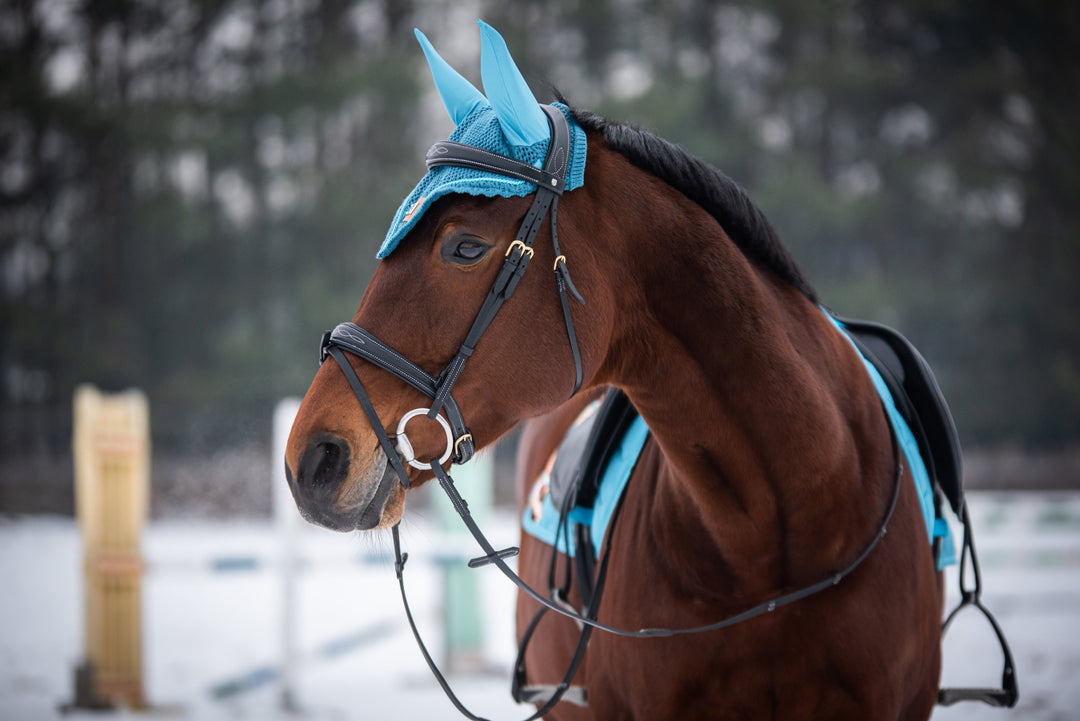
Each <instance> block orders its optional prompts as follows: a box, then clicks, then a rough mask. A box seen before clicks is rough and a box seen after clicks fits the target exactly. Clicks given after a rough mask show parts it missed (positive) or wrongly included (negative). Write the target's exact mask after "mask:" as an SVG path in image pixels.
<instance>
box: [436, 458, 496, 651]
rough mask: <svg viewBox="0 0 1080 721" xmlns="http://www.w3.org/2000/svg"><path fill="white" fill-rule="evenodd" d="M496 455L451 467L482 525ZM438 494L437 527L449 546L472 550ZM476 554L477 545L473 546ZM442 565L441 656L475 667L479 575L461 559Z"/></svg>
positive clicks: (479, 636) (479, 637)
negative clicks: (475, 547) (442, 646)
mask: <svg viewBox="0 0 1080 721" xmlns="http://www.w3.org/2000/svg"><path fill="white" fill-rule="evenodd" d="M494 461H495V457H494V454H493V453H479V454H477V455H476V457H475V458H473V459H472V460H471V461H470V462H469V463H466V464H465V465H462V466H458V467H455V468H454V469H453V479H454V485H455V486H457V489H458V491H459V492H460V493H461V495H462V497H463V498H464V499H465V500H466V501H467V502H468V504H469V510H470V511H471V512H472V515H473V518H475V519H476V522H477V523H478V524H480V526H481V527H483V526H485V525H486V524H487V521H488V519H489V518H490V516H491V507H492V503H493V498H494V491H495V463H494ZM444 500H445V499H438V500H437V501H436V503H435V506H436V508H437V509H438V518H439V526H440V528H441V530H442V532H443V534H444V537H445V538H446V539H447V541H448V543H447V545H448V547H450V548H453V549H458V548H466V549H471V548H472V546H471V540H472V539H471V536H470V535H469V531H468V529H466V528H465V526H464V524H462V522H461V518H460V517H459V516H458V515H457V513H456V512H455V511H454V509H453V507H452V506H451V505H450V504H449V503H446V502H440V501H444ZM475 550H476V554H474V555H479V554H480V550H479V549H475ZM446 560H447V562H446V563H444V564H443V580H442V584H443V589H442V590H443V640H444V649H445V650H444V652H443V659H444V663H445V665H446V667H447V668H448V669H449V670H450V671H451V672H455V671H475V670H477V669H479V668H481V667H482V666H483V665H484V608H483V599H482V598H481V594H480V578H479V575H478V574H479V572H478V571H477V570H476V569H472V568H469V567H468V566H466V565H465V559H463V558H448V559H446Z"/></svg>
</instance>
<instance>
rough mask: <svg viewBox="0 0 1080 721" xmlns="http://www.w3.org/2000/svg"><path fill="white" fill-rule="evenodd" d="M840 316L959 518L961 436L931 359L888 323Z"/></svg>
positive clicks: (961, 465)
mask: <svg viewBox="0 0 1080 721" xmlns="http://www.w3.org/2000/svg"><path fill="white" fill-rule="evenodd" d="M836 320H837V321H839V323H840V324H841V325H842V326H843V327H844V329H845V330H846V331H847V334H848V337H849V338H850V339H851V341H852V343H854V344H855V346H856V347H858V349H859V350H860V351H861V352H862V354H863V356H865V357H866V359H867V360H868V361H870V363H871V365H873V366H874V367H875V368H876V369H877V371H878V373H880V374H881V377H882V379H883V380H884V381H885V385H887V386H888V387H889V392H890V393H891V394H892V397H893V402H894V403H895V404H896V409H897V410H898V411H900V415H902V416H903V417H904V420H905V421H907V424H908V426H909V427H910V428H911V432H912V433H913V434H914V436H915V440H916V441H917V442H918V444H919V453H920V455H921V456H922V458H923V463H925V464H926V470H927V472H928V473H929V474H930V480H931V481H932V482H933V484H934V487H935V488H937V489H938V490H940V491H941V492H942V493H943V494H944V495H945V498H946V499H947V500H948V501H949V506H950V507H951V508H952V510H953V513H955V514H956V515H957V517H959V516H960V515H961V509H962V508H963V505H964V486H963V478H964V475H963V459H962V457H961V454H960V438H959V435H958V434H957V432H956V424H955V423H953V418H952V413H950V412H949V406H948V404H947V403H946V402H945V396H944V395H943V394H942V393H941V388H940V387H939V386H938V383H937V379H936V378H934V372H933V371H932V370H931V369H930V364H929V363H927V362H926V359H925V358H923V356H922V354H921V353H919V351H918V349H916V348H915V346H913V345H912V344H911V341H909V340H908V339H907V338H905V337H904V336H902V335H900V333H899V332H897V331H896V330H893V329H892V328H890V327H888V326H886V325H882V324H881V323H874V322H872V321H866V320H849V319H847V318H840V317H838V316H837V317H836Z"/></svg>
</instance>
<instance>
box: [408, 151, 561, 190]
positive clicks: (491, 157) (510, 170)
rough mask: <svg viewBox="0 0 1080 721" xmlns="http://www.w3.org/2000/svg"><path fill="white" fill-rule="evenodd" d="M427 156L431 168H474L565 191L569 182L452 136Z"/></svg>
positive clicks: (428, 165)
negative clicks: (458, 140)
mask: <svg viewBox="0 0 1080 721" xmlns="http://www.w3.org/2000/svg"><path fill="white" fill-rule="evenodd" d="M424 160H425V162H426V163H427V167H428V169H429V170H430V169H431V168H436V167H439V166H441V165H453V166H457V167H461V168H472V169H473V170H481V171H483V172H486V173H497V174H499V175H506V176H509V177H511V178H517V179H518V180H524V181H527V182H529V183H535V184H536V185H537V186H539V187H541V188H547V189H549V190H552V191H554V192H556V193H562V192H563V188H564V187H565V186H566V180H565V178H561V177H559V176H558V175H555V174H552V173H548V172H546V171H544V170H541V169H539V168H534V167H533V166H531V165H529V164H528V163H522V162H521V161H518V160H514V159H513V158H508V157H506V156H505V155H498V154H497V153H492V152H490V151H487V150H484V149H483V148H477V147H476V146H474V145H465V144H463V143H455V142H452V141H450V140H440V141H439V142H437V143H435V144H434V145H432V146H431V148H430V149H429V150H428V152H427V157H426V158H425V159H424Z"/></svg>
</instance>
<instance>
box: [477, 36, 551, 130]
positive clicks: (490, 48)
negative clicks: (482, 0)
mask: <svg viewBox="0 0 1080 721" xmlns="http://www.w3.org/2000/svg"><path fill="white" fill-rule="evenodd" d="M477 22H478V23H479V24H480V77H481V78H482V79H483V81H484V91H485V92H487V96H488V100H489V101H490V102H491V106H492V107H493V108H495V113H496V114H497V115H498V116H499V123H500V124H501V125H502V130H503V135H505V136H506V139H507V140H508V141H509V142H510V144H511V145H514V146H528V145H532V144H533V143H539V142H540V141H542V140H547V139H548V138H550V137H551V129H550V128H548V121H547V117H545V116H544V111H543V110H541V109H540V105H539V103H537V102H536V98H535V97H533V94H532V91H531V90H529V85H528V84H527V83H526V82H525V78H524V77H522V75H521V71H520V70H518V68H517V65H515V64H514V59H513V58H512V57H510V50H509V49H508V48H507V47H506V41H505V40H503V39H502V36H501V35H499V33H497V32H496V31H495V28H493V27H491V26H490V25H488V24H487V23H485V22H484V21H483V20H478V21H477Z"/></svg>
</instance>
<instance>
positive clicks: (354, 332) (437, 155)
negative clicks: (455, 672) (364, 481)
mask: <svg viewBox="0 0 1080 721" xmlns="http://www.w3.org/2000/svg"><path fill="white" fill-rule="evenodd" d="M541 107H542V109H543V110H544V112H545V113H546V115H547V117H548V121H549V125H550V126H551V131H552V134H551V142H550V145H549V147H548V152H547V156H546V158H545V160H544V165H543V168H542V169H537V168H535V167H533V166H531V165H528V164H525V163H521V162H519V161H517V160H514V159H512V158H508V157H504V156H501V155H497V154H494V153H490V152H488V151H485V150H482V149H480V148H475V147H473V146H468V145H462V144H460V143H453V142H449V141H444V142H438V143H435V145H433V146H432V148H431V150H429V151H428V154H427V158H426V162H427V166H428V168H432V167H438V166H443V165H455V166H463V167H467V168H473V169H477V170H483V171H486V172H492V173H497V174H501V175H507V176H510V177H514V178H518V179H521V180H527V181H529V182H531V183H535V184H536V186H537V192H536V196H535V198H534V200H533V204H532V206H531V207H530V209H529V211H528V212H527V213H526V215H525V219H524V220H523V221H522V224H521V227H520V228H519V230H518V232H517V236H516V239H515V240H514V241H513V242H512V243H511V244H510V247H509V249H508V250H507V252H506V256H505V259H504V261H503V266H502V268H501V269H500V271H499V273H498V275H497V276H496V278H495V281H494V283H493V284H492V286H491V289H490V290H489V291H488V295H487V297H486V298H485V300H484V302H483V305H482V306H481V308H480V310H479V312H478V313H477V315H476V318H475V320H474V321H473V324H472V327H471V328H470V330H469V332H468V334H467V335H466V338H465V340H464V342H463V343H462V344H461V347H460V348H459V350H458V352H457V354H456V355H455V356H454V358H453V359H452V360H451V361H450V363H449V364H448V365H447V366H446V368H444V369H443V371H442V372H441V373H440V374H439V376H438V377H434V376H432V375H430V374H429V373H427V372H426V371H424V370H423V369H422V368H420V367H419V366H417V365H416V364H415V363H413V362H412V361H410V360H409V359H408V358H406V357H405V356H404V355H402V354H401V353H399V352H398V351H396V350H394V349H393V348H391V347H390V346H388V345H386V344H385V343H383V342H382V341H380V340H379V339H378V338H376V337H375V336H374V335H372V334H371V333H370V332H368V331H366V330H364V329H363V328H360V327H359V326H357V325H356V324H354V323H342V324H340V325H338V326H337V327H336V328H334V330H333V331H332V332H327V333H324V334H323V338H322V341H321V343H320V346H319V359H320V363H322V362H324V361H325V360H326V358H327V357H332V358H333V359H334V360H335V361H336V362H337V364H338V366H340V368H341V370H342V372H343V373H344V374H345V378H346V380H347V381H348V383H349V385H350V387H351V388H352V390H353V393H354V394H355V395H356V397H357V400H358V401H359V402H360V405H361V407H362V408H363V410H364V413H365V415H366V416H367V419H368V422H369V424H370V425H371V428H372V430H373V431H374V432H375V435H376V436H377V437H378V440H379V445H380V447H381V448H382V450H383V452H384V453H385V455H386V457H387V462H388V463H389V464H390V465H391V467H392V468H393V469H394V471H395V473H396V475H397V477H398V479H399V481H400V483H401V485H402V487H403V488H406V489H407V488H409V480H408V473H407V471H406V469H405V464H406V463H408V464H409V465H412V466H413V467H415V468H420V469H427V468H430V470H431V471H432V472H433V473H434V474H435V477H436V479H438V481H439V485H440V487H441V488H442V489H443V491H444V492H445V493H446V495H447V497H448V498H449V499H450V503H451V504H452V505H453V507H454V510H455V511H456V512H457V513H458V515H459V516H460V517H461V519H462V522H463V523H464V524H465V526H466V528H468V530H469V532H470V533H471V534H472V536H473V538H474V539H475V540H476V542H477V544H478V545H479V546H480V548H481V549H482V550H483V552H484V554H485V555H483V556H480V557H478V558H474V559H472V560H470V561H469V562H468V565H469V567H470V568H478V567H480V566H485V565H488V564H493V565H495V566H496V567H497V568H498V569H499V570H500V571H501V572H502V573H503V575H505V576H506V577H507V578H508V579H510V581H511V582H513V583H514V585H516V586H517V587H518V588H519V589H520V590H521V591H522V592H523V593H525V594H526V595H528V596H529V597H530V598H532V599H533V600H535V601H536V602H537V603H539V604H540V605H541V610H540V612H539V613H538V614H537V615H536V617H534V619H533V622H532V623H531V624H529V627H528V629H527V630H526V632H525V636H524V638H523V639H522V647H521V649H520V651H519V654H518V661H517V663H516V664H515V678H514V686H513V692H514V696H515V698H516V699H517V700H519V701H521V700H530V701H535V702H537V703H539V702H540V701H543V705H542V706H540V707H539V708H538V710H537V711H536V713H534V714H533V715H531V716H529V717H528V718H527V719H525V721H533V719H538V718H540V717H541V716H543V715H544V714H545V713H547V712H548V711H549V710H551V708H552V707H553V706H554V705H555V704H556V703H558V702H559V701H560V700H561V699H562V698H563V697H564V695H566V694H567V692H568V691H569V690H571V687H570V682H571V680H572V679H573V677H574V675H575V673H576V672H577V669H578V667H579V666H580V664H581V662H582V660H583V659H584V655H585V649H586V647H587V646H588V642H589V638H590V636H591V634H592V631H593V630H594V629H600V630H602V631H605V632H607V633H611V634H614V635H617V636H623V637H628V638H660V637H670V636H678V635H686V634H694V633H703V632H707V631H716V630H719V629H722V628H726V627H728V626H732V625H734V624H737V623H741V622H743V621H747V620H749V619H751V618H755V617H757V616H761V615H763V614H766V613H771V612H772V611H775V610H776V609H778V608H781V607H782V606H786V605H788V604H790V603H794V602H795V601H799V600H801V599H804V598H806V597H808V596H811V595H813V594H815V593H818V592H819V591H823V590H825V589H826V588H829V587H831V586H835V585H837V584H839V583H840V581H842V580H843V579H844V578H845V577H846V576H848V575H849V574H851V573H852V572H853V571H854V570H855V569H856V568H858V567H859V566H860V565H861V564H862V562H863V561H864V560H865V559H866V558H867V556H869V555H870V553H871V551H873V550H874V548H875V547H876V546H877V544H878V542H879V541H880V540H881V539H882V538H883V537H884V536H885V533H886V529H887V526H888V524H889V521H890V520H891V518H892V515H893V511H894V510H895V509H896V504H897V499H898V498H899V495H900V485H901V478H902V476H903V464H902V461H901V457H900V452H901V451H900V448H899V444H898V442H897V438H896V433H895V431H894V430H893V428H892V424H891V423H887V425H888V426H889V431H890V437H891V440H892V447H893V454H894V458H895V469H896V471H895V475H894V480H893V489H892V496H891V498H890V501H889V505H888V508H887V510H886V511H885V514H884V516H883V518H882V521H881V523H880V526H879V527H878V530H877V532H876V533H875V534H874V537H873V538H872V539H871V540H870V541H869V542H868V544H867V545H866V546H865V547H864V548H863V550H862V551H861V552H860V553H859V554H858V555H857V556H856V557H855V559H854V560H853V561H851V562H850V563H849V564H848V565H847V566H845V567H844V568H843V569H842V570H841V571H839V572H837V573H835V574H832V575H830V576H828V577H826V578H823V579H822V580H820V581H818V582H817V583H814V584H812V585H809V586H806V587H804V588H801V589H799V590H797V591H793V592H791V593H787V594H782V595H780V596H777V597H775V598H772V599H769V600H767V601H764V602H762V603H760V604H758V605H756V606H754V607H752V608H749V609H747V610H745V611H742V612H740V613H737V614H735V615H732V616H729V617H727V618H725V619H722V620H720V621H716V622H714V623H709V624H706V625H702V626H694V627H689V628H675V629H672V628H642V629H638V630H629V629H621V628H618V627H615V626H611V625H608V624H605V623H601V622H600V621H598V620H597V618H596V617H597V613H598V611H599V606H600V598H601V595H602V591H603V587H604V581H605V578H606V571H607V561H608V557H609V555H610V551H611V548H610V544H605V545H606V546H607V548H606V550H605V552H604V556H603V557H602V558H601V560H600V562H599V567H598V569H597V580H596V587H595V590H594V591H593V594H592V598H591V599H590V601H589V603H588V607H587V608H586V609H585V611H584V612H583V613H579V612H577V611H575V610H574V609H573V608H572V607H571V606H570V605H569V604H568V603H566V601H565V600H564V599H563V598H561V597H560V596H562V595H563V593H562V591H561V590H560V589H556V588H552V589H551V598H548V597H547V596H544V595H543V594H541V593H540V592H539V591H537V590H536V589H534V588H533V587H531V586H530V585H529V584H527V583H526V582H525V581H524V580H522V579H521V577H520V576H518V575H517V573H515V572H514V571H513V570H512V569H511V568H510V567H509V566H508V565H507V564H506V561H505V559H506V558H509V557H512V556H514V555H517V553H518V551H519V549H518V548H517V547H514V546H511V547H509V548H505V549H502V550H496V549H495V547H494V546H493V545H492V544H491V542H490V541H489V540H488V539H487V537H486V536H485V535H484V533H483V531H481V529H480V527H479V526H478V525H477V523H476V521H475V519H473V517H472V514H471V513H470V511H469V507H468V504H467V503H466V501H465V499H464V498H462V497H461V494H460V493H459V492H458V490H457V487H456V486H455V485H454V482H453V479H452V478H451V477H450V475H449V474H448V473H447V472H446V470H445V469H443V467H442V464H443V463H444V462H445V461H446V460H447V459H448V458H450V459H451V460H452V462H453V463H455V464H462V463H465V462H467V461H468V460H470V459H471V458H472V456H473V454H474V452H475V442H474V440H473V437H472V434H471V433H470V432H469V431H468V428H467V426H466V425H465V422H464V418H463V416H462V414H461V410H460V409H459V407H458V405H457V403H456V401H455V400H454V398H453V396H452V394H451V391H452V389H453V385H454V383H455V382H456V381H457V379H458V377H459V376H460V374H461V372H462V370H463V369H464V366H465V362H466V361H467V360H468V358H469V357H470V356H471V355H472V353H473V351H474V350H475V347H476V343H477V342H478V341H479V339H480V336H481V335H482V334H483V333H484V331H485V330H486V329H487V327H488V325H489V324H490V323H491V321H492V319H493V318H494V317H495V314H496V313H497V312H498V311H499V309H500V308H501V307H502V304H503V303H504V302H506V300H507V299H509V298H510V296H511V295H512V294H513V292H514V290H515V289H516V288H517V285H518V282H519V281H520V280H521V277H522V275H523V274H524V272H525V268H526V267H527V266H528V264H529V261H530V260H531V259H532V257H533V247H532V246H533V243H534V242H535V240H536V236H537V235H538V233H539V231H540V228H541V227H542V224H543V221H544V218H545V217H546V216H547V215H548V214H550V216H551V221H550V222H551V238H552V244H553V246H554V251H555V257H556V260H555V264H554V272H555V275H556V281H557V288H558V292H559V298H560V302H561V305H562V310H563V316H564V319H565V322H566V332H567V338H568V340H569V343H570V348H571V351H572V353H573V356H574V387H573V391H572V392H571V396H573V395H574V394H575V393H577V391H578V389H579V388H580V387H581V382H582V364H581V355H580V352H579V349H578V343H577V337H576V334H575V333H574V325H573V320H572V318H571V314H570V304H569V300H568V297H567V296H568V294H569V295H572V296H573V297H574V299H575V300H577V301H578V302H580V303H584V300H583V299H582V297H581V294H580V293H578V291H577V289H576V288H575V287H574V284H573V281H571V279H570V273H569V270H568V269H567V265H566V256H564V255H562V254H561V252H560V250H559V240H558V234H557V232H556V226H557V211H558V199H559V196H560V195H561V194H562V192H563V189H564V187H565V176H566V170H567V166H568V161H569V152H570V130H569V124H568V122H567V120H566V117H565V116H564V115H563V114H562V112H561V111H559V110H558V109H557V108H554V107H551V106H547V105H544V106H541ZM345 352H348V353H350V354H352V355H355V356H357V357H359V358H362V359H364V360H366V361H368V362H370V363H372V364H374V365H376V366H378V367H379V368H381V369H383V370H386V371H388V372H390V373H392V374H394V375H395V376H397V377H398V378H400V379H401V380H403V381H405V382H406V383H408V384H409V385H410V386H412V387H413V388H415V389H417V390H419V391H420V392H421V393H423V394H424V395H426V396H428V397H429V398H431V399H432V403H431V406H430V408H426V409H417V410H415V411H410V412H409V413H408V414H406V416H405V417H403V418H402V419H401V421H400V423H399V425H398V428H397V434H396V436H397V440H398V443H397V444H396V445H395V444H394V443H393V442H392V441H391V440H390V437H389V435H388V434H387V432H386V430H385V428H384V427H383V424H382V421H381V420H380V419H379V416H378V414H377V412H376V411H375V408H374V406H373V405H372V403H371V400H370V399H369V398H368V395H367V393H366V392H365V390H364V387H363V384H362V383H361V382H360V379H359V378H358V377H357V375H356V372H355V371H354V370H353V368H352V366H351V365H350V364H349V362H348V359H347V358H346V357H345ZM442 410H445V411H446V418H445V419H443V417H442V416H441V415H440V411H442ZM421 413H423V414H426V415H427V417H428V418H431V419H434V420H437V421H438V422H439V423H440V424H442V425H443V427H444V429H445V430H446V432H447V449H446V452H445V453H444V454H443V456H442V457H441V458H435V459H431V460H430V461H429V462H427V463H426V464H425V463H424V462H421V461H418V460H417V459H416V458H415V456H414V453H413V451H412V446H411V444H409V442H408V439H407V437H406V435H405V425H406V424H407V422H408V420H409V419H410V418H411V417H414V416H415V415H420V414H421ZM389 492H390V485H389V484H387V483H385V482H383V484H382V486H381V487H380V488H379V489H378V490H377V492H376V499H375V500H378V499H385V498H386V495H387V494H388V493H389ZM615 520H616V517H613V518H612V521H611V524H612V527H613V526H614V523H615ZM391 533H392V536H393V543H394V570H395V575H396V577H397V580H398V585H399V588H400V590H401V598H402V603H403V605H404V608H405V615H406V617H407V619H408V622H409V626H410V628H411V629H412V632H413V636H414V637H415V639H416V642H417V644H418V646H419V647H420V651H421V653H422V654H423V656H424V660H425V661H426V662H427V664H428V667H429V668H430V669H431V671H432V673H433V674H434V676H435V678H436V680H437V681H438V682H439V685H440V686H441V687H442V689H443V691H444V692H445V693H446V695H447V697H448V698H449V699H450V701H451V702H452V703H453V704H454V706H455V707H456V708H457V709H458V710H459V711H460V712H461V713H462V714H463V715H465V716H466V717H468V718H469V719H473V721H485V720H484V719H483V718H482V717H480V716H476V715H474V714H473V713H472V712H470V711H469V710H468V709H467V708H466V707H465V706H464V705H463V704H462V703H461V701H460V700H459V699H458V698H457V696H455V694H454V693H453V691H452V690H451V688H450V686H449V684H448V683H447V681H446V679H445V677H444V676H443V674H442V673H441V672H440V671H439V668H438V666H437V665H436V663H435V661H434V660H433V659H432V657H431V654H430V653H429V652H428V650H427V647H426V646H425V645H424V642H423V639H422V638H421V636H420V632H419V630H418V629H417V626H416V623H415V620H414V619H413V615H412V611H411V609H410V607H409V602H408V598H407V595H406V592H405V582H404V568H405V563H406V561H407V560H408V554H407V553H403V552H402V550H401V540H400V535H399V531H398V526H397V525H395V526H394V527H393V528H392V529H391ZM552 553H553V554H554V553H556V551H555V549H553V551H552ZM553 585H554V584H553ZM545 610H552V611H555V612H556V613H558V614H560V615H563V616H565V617H567V618H570V619H572V620H574V621H575V622H577V623H578V624H580V626H581V629H582V630H581V635H580V637H579V640H578V644H577V646H576V648H575V651H574V655H573V657H572V659H571V661H570V664H569V666H568V668H567V670H566V673H565V674H564V677H563V680H562V681H561V682H560V683H559V684H558V685H557V686H555V687H554V688H553V689H547V691H550V695H549V696H547V698H546V699H544V698H541V697H540V696H539V695H533V696H528V697H527V696H526V694H522V693H521V692H522V689H521V687H520V682H521V681H522V680H523V676H524V666H523V663H524V645H525V644H527V643H528V640H529V638H531V636H532V633H533V631H534V630H535V628H536V625H537V622H538V621H539V618H540V616H541V614H542V613H543V612H544V611H545ZM544 695H547V693H546V692H545V693H544ZM567 700H568V701H569V700H572V699H569V698H568V699H567Z"/></svg>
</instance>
